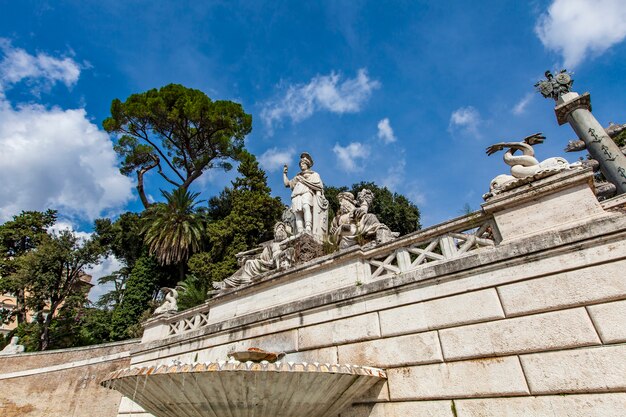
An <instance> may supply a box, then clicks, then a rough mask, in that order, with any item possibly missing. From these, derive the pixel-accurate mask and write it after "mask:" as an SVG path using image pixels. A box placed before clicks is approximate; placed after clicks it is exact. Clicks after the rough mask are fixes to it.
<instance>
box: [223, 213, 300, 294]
mask: <svg viewBox="0 0 626 417" xmlns="http://www.w3.org/2000/svg"><path fill="white" fill-rule="evenodd" d="M293 239H294V236H289V234H288V233H287V227H286V225H285V223H283V222H278V223H276V225H275V226H274V240H273V241H272V242H271V243H270V244H267V245H266V246H265V247H264V248H263V251H262V252H261V254H260V255H257V256H254V257H252V258H249V257H246V256H245V255H246V254H247V252H245V253H243V254H238V255H239V256H238V257H239V259H240V262H241V263H242V267H241V268H239V270H238V271H237V272H235V273H234V274H233V275H231V276H230V277H228V278H226V279H225V280H224V281H220V282H214V283H213V288H214V289H216V290H224V289H227V288H236V287H240V286H242V285H245V284H249V283H251V282H252V281H253V279H254V278H257V277H259V276H260V275H262V274H264V273H266V272H268V271H271V270H278V269H284V268H288V267H289V266H291V265H292V264H293V255H294V254H293V249H292V248H287V247H286V244H287V243H288V242H290V241H291V240H293ZM241 255H244V256H241Z"/></svg>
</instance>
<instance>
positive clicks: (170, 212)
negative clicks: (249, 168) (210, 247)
mask: <svg viewBox="0 0 626 417" xmlns="http://www.w3.org/2000/svg"><path fill="white" fill-rule="evenodd" d="M161 193H162V194H163V196H164V197H165V200H166V202H165V203H157V204H155V205H153V206H151V207H150V208H149V209H148V210H146V212H145V215H144V221H145V222H146V225H145V228H144V232H145V243H146V245H147V246H148V251H149V253H150V255H154V256H155V258H156V259H157V260H158V261H159V263H160V264H161V265H178V266H179V278H180V279H181V280H182V279H183V278H184V272H185V265H186V264H187V260H188V259H189V257H190V256H191V255H192V254H193V253H194V252H198V251H199V250H200V246H201V244H202V235H203V233H204V217H203V216H202V214H201V213H199V212H198V210H197V209H196V204H197V202H196V201H195V199H196V198H197V197H198V195H199V193H191V192H189V191H187V190H185V189H184V188H178V189H176V190H174V192H172V193H169V192H167V191H161Z"/></svg>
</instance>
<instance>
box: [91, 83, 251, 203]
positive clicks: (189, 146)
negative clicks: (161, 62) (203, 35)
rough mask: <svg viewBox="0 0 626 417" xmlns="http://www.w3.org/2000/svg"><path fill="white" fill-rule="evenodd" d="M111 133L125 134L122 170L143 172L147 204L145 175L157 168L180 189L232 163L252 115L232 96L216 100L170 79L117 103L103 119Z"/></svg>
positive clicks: (139, 174) (141, 180) (143, 196)
mask: <svg viewBox="0 0 626 417" xmlns="http://www.w3.org/2000/svg"><path fill="white" fill-rule="evenodd" d="M103 127H104V129H105V130H106V131H107V132H109V133H118V134H121V135H122V136H121V137H120V138H119V140H118V142H117V144H116V145H115V151H116V152H117V153H118V154H119V155H120V156H121V157H122V158H123V162H122V167H121V169H120V171H121V172H122V174H124V175H131V174H132V173H133V172H135V173H136V175H137V191H138V192H139V196H140V198H141V201H142V203H143V205H144V207H146V208H147V207H148V206H150V203H149V202H148V199H147V197H146V194H145V191H144V175H145V174H146V173H147V172H148V171H150V170H152V169H154V168H156V169H157V172H158V173H159V174H160V175H161V176H162V177H163V178H164V179H165V180H166V181H167V182H169V183H170V184H172V185H174V186H175V187H176V188H182V189H184V190H187V189H188V188H189V186H190V185H191V183H192V182H193V181H194V180H196V179H197V178H198V177H200V175H202V173H203V172H204V171H205V170H207V169H211V168H223V169H225V170H229V169H230V168H231V165H230V163H229V162H228V160H229V159H235V160H236V159H238V156H239V153H240V152H241V150H242V149H243V146H244V137H245V136H246V135H247V134H248V133H250V131H251V129H252V116H250V115H249V114H247V113H245V112H244V110H243V108H242V106H241V105H240V104H238V103H233V102H231V101H220V100H218V101H212V100H211V99H210V98H209V97H207V95H206V94H204V93H203V92H202V91H199V90H194V89H191V88H186V87H183V86H182V85H178V84H169V85H166V86H165V87H162V88H160V89H159V90H157V89H152V90H149V91H146V92H144V93H139V94H133V95H131V96H130V97H128V99H126V101H125V102H122V101H120V100H119V99H115V100H113V102H112V103H111V117H109V118H107V119H106V120H104V122H103Z"/></svg>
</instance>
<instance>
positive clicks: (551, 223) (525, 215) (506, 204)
mask: <svg viewBox="0 0 626 417" xmlns="http://www.w3.org/2000/svg"><path fill="white" fill-rule="evenodd" d="M482 208H483V210H484V211H485V212H486V213H492V214H493V216H494V220H495V221H496V224H497V226H498V230H499V232H500V235H501V237H502V240H503V241H508V240H514V239H519V238H522V237H527V236H529V235H532V234H535V233H538V232H542V231H545V230H549V229H555V230H556V229H559V228H560V227H562V226H563V225H565V224H570V223H576V222H582V221H586V220H588V219H589V218H590V217H595V216H601V215H605V214H606V213H605V211H604V210H603V209H602V206H601V205H600V203H599V202H598V200H597V198H596V196H595V194H594V192H593V172H592V171H591V170H588V169H573V170H569V171H563V172H562V173H559V174H556V175H553V176H551V177H548V178H544V179H542V180H538V181H535V182H532V183H529V184H526V185H523V186H520V187H518V188H515V189H512V190H509V191H507V192H504V193H502V194H498V195H497V196H495V197H492V198H491V199H489V200H488V201H487V202H486V203H484V204H483V205H482Z"/></svg>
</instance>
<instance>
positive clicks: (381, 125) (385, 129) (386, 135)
mask: <svg viewBox="0 0 626 417" xmlns="http://www.w3.org/2000/svg"><path fill="white" fill-rule="evenodd" d="M378 138H379V139H382V140H383V142H385V143H392V142H395V141H396V140H397V138H396V136H395V135H394V134H393V129H392V128H391V125H390V124H389V119H388V118H386V117H385V118H384V119H382V120H381V121H379V122H378Z"/></svg>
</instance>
